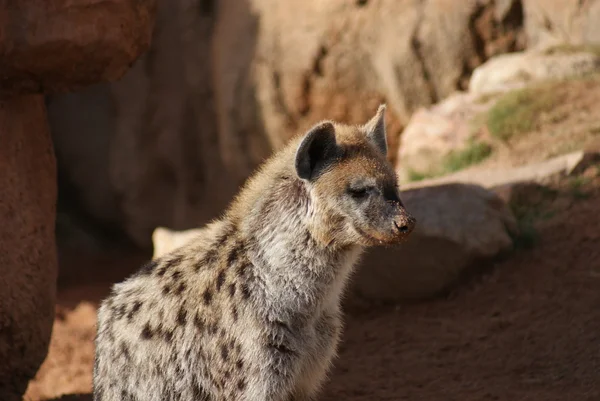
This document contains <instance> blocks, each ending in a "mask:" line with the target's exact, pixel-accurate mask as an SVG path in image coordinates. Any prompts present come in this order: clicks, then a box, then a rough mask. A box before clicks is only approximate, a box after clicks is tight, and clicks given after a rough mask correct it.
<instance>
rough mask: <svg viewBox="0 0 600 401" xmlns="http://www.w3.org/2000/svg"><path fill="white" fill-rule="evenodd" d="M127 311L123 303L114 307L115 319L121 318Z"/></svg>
mask: <svg viewBox="0 0 600 401" xmlns="http://www.w3.org/2000/svg"><path fill="white" fill-rule="evenodd" d="M126 312H127V306H125V304H121V305H119V306H118V307H116V308H115V312H114V313H115V319H117V320H118V319H122V318H123V317H124V316H125V313H126Z"/></svg>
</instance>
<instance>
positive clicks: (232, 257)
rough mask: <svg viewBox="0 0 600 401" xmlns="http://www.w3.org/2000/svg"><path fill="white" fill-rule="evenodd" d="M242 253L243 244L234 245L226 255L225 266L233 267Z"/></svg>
mask: <svg viewBox="0 0 600 401" xmlns="http://www.w3.org/2000/svg"><path fill="white" fill-rule="evenodd" d="M243 251H244V244H243V243H242V242H240V243H238V244H236V246H235V247H234V248H233V249H232V250H231V251H230V252H229V255H227V266H231V265H233V264H234V263H235V262H236V261H237V260H238V258H239V257H240V255H241V254H242V252H243Z"/></svg>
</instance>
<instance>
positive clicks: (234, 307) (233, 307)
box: [231, 305, 238, 322]
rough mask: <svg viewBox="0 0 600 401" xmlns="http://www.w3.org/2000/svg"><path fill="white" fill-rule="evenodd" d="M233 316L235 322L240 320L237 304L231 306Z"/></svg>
mask: <svg viewBox="0 0 600 401" xmlns="http://www.w3.org/2000/svg"><path fill="white" fill-rule="evenodd" d="M231 318H232V319H233V321H234V322H237V320H238V310H237V306H235V305H233V306H232V307H231Z"/></svg>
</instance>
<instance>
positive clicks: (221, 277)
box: [217, 270, 225, 292]
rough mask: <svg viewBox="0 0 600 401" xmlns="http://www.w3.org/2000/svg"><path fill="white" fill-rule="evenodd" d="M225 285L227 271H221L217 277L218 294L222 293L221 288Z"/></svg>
mask: <svg viewBox="0 0 600 401" xmlns="http://www.w3.org/2000/svg"><path fill="white" fill-rule="evenodd" d="M224 283H225V270H221V271H220V272H219V275H218V276H217V292H218V291H221V287H223V284H224Z"/></svg>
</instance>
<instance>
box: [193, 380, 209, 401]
mask: <svg viewBox="0 0 600 401" xmlns="http://www.w3.org/2000/svg"><path fill="white" fill-rule="evenodd" d="M192 398H193V399H194V401H207V400H208V393H207V392H206V391H205V390H204V389H203V388H202V387H201V386H200V384H198V382H197V381H196V379H194V381H193V382H192Z"/></svg>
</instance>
